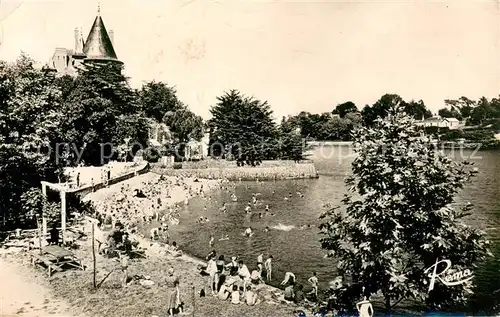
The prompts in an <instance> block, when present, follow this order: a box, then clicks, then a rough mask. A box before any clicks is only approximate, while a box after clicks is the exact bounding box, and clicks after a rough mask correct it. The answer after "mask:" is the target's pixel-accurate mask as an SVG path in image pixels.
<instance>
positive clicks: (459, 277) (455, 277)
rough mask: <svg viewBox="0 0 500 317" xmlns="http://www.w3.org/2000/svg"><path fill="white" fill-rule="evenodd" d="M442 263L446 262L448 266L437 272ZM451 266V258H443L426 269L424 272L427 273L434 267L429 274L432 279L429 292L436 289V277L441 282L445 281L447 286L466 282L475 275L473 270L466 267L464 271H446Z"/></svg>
mask: <svg viewBox="0 0 500 317" xmlns="http://www.w3.org/2000/svg"><path fill="white" fill-rule="evenodd" d="M440 263H446V267H445V268H444V270H442V271H441V272H440V273H437V272H436V271H437V267H438V265H439V264H440ZM450 267H451V261H450V260H441V261H438V260H436V263H435V264H434V265H432V266H431V267H429V268H428V269H427V270H425V272H424V273H427V272H428V271H429V270H431V269H432V273H430V274H429V278H430V280H431V283H430V285H429V292H430V291H432V290H433V289H434V284H435V283H436V279H437V280H439V281H441V283H443V284H444V285H446V286H455V285H460V284H464V283H466V282H467V281H469V280H471V279H472V278H473V277H474V275H473V274H472V271H471V270H469V269H465V270H463V271H457V272H454V273H453V274H449V273H448V274H447V273H446V272H447V271H448V270H449V269H450Z"/></svg>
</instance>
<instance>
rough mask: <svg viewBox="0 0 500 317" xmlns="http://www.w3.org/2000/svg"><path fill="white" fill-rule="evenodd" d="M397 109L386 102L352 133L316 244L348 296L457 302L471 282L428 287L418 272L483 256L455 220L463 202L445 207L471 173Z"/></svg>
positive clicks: (478, 238)
mask: <svg viewBox="0 0 500 317" xmlns="http://www.w3.org/2000/svg"><path fill="white" fill-rule="evenodd" d="M402 112H403V109H402V107H401V106H399V105H397V104H396V105H393V107H391V108H389V109H388V112H387V113H388V114H390V115H391V116H390V117H388V118H387V119H386V120H376V121H375V122H374V125H372V126H371V127H362V128H360V129H358V130H356V131H355V133H354V142H353V146H354V150H355V152H356V153H357V156H356V158H355V159H354V161H353V163H352V175H351V176H350V177H349V178H348V179H347V181H346V184H347V185H348V188H349V189H350V190H349V192H348V193H347V194H346V197H345V199H344V200H343V205H344V207H345V209H343V210H341V209H340V206H339V207H336V208H334V209H332V210H329V211H327V212H325V213H324V214H323V215H322V219H324V223H323V224H322V225H321V227H320V228H321V230H322V232H323V233H324V237H323V238H322V239H321V243H322V246H323V248H325V249H327V250H329V251H330V252H331V253H332V255H333V256H334V257H336V258H337V259H338V261H339V262H338V265H337V267H338V269H339V273H340V274H341V275H343V276H347V277H351V278H352V279H353V280H354V281H355V284H353V285H351V286H349V287H350V288H351V289H352V290H353V294H354V297H356V296H359V297H361V296H362V295H365V296H370V295H371V294H376V293H377V292H381V294H382V295H383V297H384V300H385V308H386V310H387V311H391V310H393V309H394V307H395V306H396V305H397V304H398V303H399V302H401V301H402V300H405V299H423V300H425V306H426V307H427V308H430V309H432V308H436V307H438V305H443V306H446V305H453V304H456V303H457V302H464V301H465V300H466V299H467V296H468V294H469V292H471V291H472V284H471V283H465V284H462V285H458V286H455V287H446V286H444V285H441V284H439V283H436V285H435V288H434V290H432V291H431V292H430V293H429V291H428V290H429V284H428V275H427V273H428V272H426V271H425V270H426V268H429V267H431V266H432V265H434V264H435V263H436V261H437V260H443V259H446V260H449V261H451V263H452V264H453V268H454V269H456V270H459V271H460V270H464V269H472V268H473V267H474V265H476V264H477V263H478V262H479V261H481V260H483V259H484V258H485V257H486V256H487V254H489V252H488V250H487V246H488V241H487V240H486V239H485V238H484V233H482V232H480V231H479V230H476V229H475V228H472V227H470V226H467V225H465V224H464V223H463V222H462V220H461V218H463V217H465V216H466V215H468V214H469V211H470V209H471V206H470V205H467V206H465V207H463V208H455V207H454V206H453V203H454V202H455V196H456V194H457V192H458V191H459V190H460V189H461V188H463V186H464V184H465V183H466V182H467V180H468V179H469V177H470V176H471V175H472V171H471V170H470V169H469V168H468V166H469V165H468V163H467V162H461V163H458V162H455V161H453V159H451V158H450V157H448V156H446V155H444V154H442V153H441V152H439V151H437V149H435V148H434V146H433V142H432V140H431V139H429V138H427V137H421V136H420V133H419V132H418V129H417V127H415V126H414V125H413V124H412V121H411V120H410V118H409V117H406V116H404V115H403V114H402ZM360 286H362V287H360ZM363 287H364V294H362V292H361V290H362V289H363ZM356 299H357V298H352V300H356Z"/></svg>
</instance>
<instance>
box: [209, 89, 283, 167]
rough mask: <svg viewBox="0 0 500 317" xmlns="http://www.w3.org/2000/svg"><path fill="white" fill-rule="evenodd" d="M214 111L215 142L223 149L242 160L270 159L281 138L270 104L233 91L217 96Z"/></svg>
mask: <svg viewBox="0 0 500 317" xmlns="http://www.w3.org/2000/svg"><path fill="white" fill-rule="evenodd" d="M217 100H218V103H217V104H216V105H215V106H213V107H212V108H211V109H210V112H211V114H212V118H211V119H210V125H211V127H212V129H213V133H212V136H211V139H212V140H211V143H212V144H213V143H217V144H219V145H220V146H222V147H223V148H224V150H225V153H230V154H231V155H232V156H235V157H236V158H237V159H239V160H240V161H249V162H251V163H254V162H257V161H260V160H263V159H266V158H267V157H266V156H267V155H268V153H269V147H270V146H271V145H272V144H274V142H275V141H274V140H275V139H276V137H277V127H276V124H275V122H274V120H273V117H272V114H273V112H272V110H271V108H270V106H269V105H268V104H267V102H262V101H260V100H258V99H255V98H253V97H248V96H245V95H243V94H241V93H240V92H239V91H237V90H231V91H229V92H226V93H224V95H222V96H219V97H217Z"/></svg>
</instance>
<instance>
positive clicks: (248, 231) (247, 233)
mask: <svg viewBox="0 0 500 317" xmlns="http://www.w3.org/2000/svg"><path fill="white" fill-rule="evenodd" d="M245 235H246V236H247V237H251V236H252V235H253V231H252V228H251V227H248V228H246V230H245Z"/></svg>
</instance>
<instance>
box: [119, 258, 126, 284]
mask: <svg viewBox="0 0 500 317" xmlns="http://www.w3.org/2000/svg"><path fill="white" fill-rule="evenodd" d="M119 254H120V264H121V269H122V273H123V277H122V287H127V278H128V255H127V254H126V253H125V252H121V253H119Z"/></svg>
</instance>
